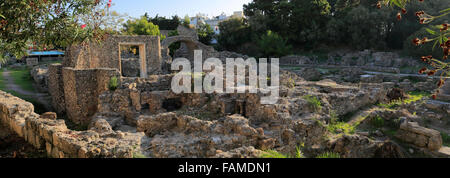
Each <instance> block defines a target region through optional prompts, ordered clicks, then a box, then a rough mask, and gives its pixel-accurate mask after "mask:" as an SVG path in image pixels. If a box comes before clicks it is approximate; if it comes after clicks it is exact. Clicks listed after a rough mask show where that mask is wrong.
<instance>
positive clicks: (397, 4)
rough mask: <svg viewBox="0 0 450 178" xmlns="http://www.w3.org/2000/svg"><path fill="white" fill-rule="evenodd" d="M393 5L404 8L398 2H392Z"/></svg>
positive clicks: (393, 0) (395, 0)
mask: <svg viewBox="0 0 450 178" xmlns="http://www.w3.org/2000/svg"><path fill="white" fill-rule="evenodd" d="M391 2H392V3H394V4H395V5H396V6H398V7H400V8H403V6H402V5H401V4H400V2H398V0H392V1H391Z"/></svg>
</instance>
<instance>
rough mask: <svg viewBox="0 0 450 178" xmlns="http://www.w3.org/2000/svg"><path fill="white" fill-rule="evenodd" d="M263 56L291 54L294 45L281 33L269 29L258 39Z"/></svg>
mask: <svg viewBox="0 0 450 178" xmlns="http://www.w3.org/2000/svg"><path fill="white" fill-rule="evenodd" d="M258 47H259V48H260V50H261V52H262V55H263V57H282V56H286V55H289V54H290V52H291V49H292V47H291V46H290V45H288V44H287V40H285V39H283V37H281V36H280V35H278V34H276V33H274V32H272V31H270V30H269V31H267V33H266V34H265V35H263V36H262V37H261V39H260V40H259V41H258Z"/></svg>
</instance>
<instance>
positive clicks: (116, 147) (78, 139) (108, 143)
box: [0, 91, 148, 158]
mask: <svg viewBox="0 0 450 178" xmlns="http://www.w3.org/2000/svg"><path fill="white" fill-rule="evenodd" d="M0 122H1V124H4V125H6V126H7V127H8V128H10V129H11V130H12V131H14V132H15V133H17V134H18V135H19V136H20V137H23V138H24V139H25V140H26V141H27V142H28V143H30V144H32V145H33V146H34V147H36V148H38V149H45V150H46V152H47V154H48V156H49V157H53V158H99V157H100V158H101V157H105V158H108V157H109V158H131V157H133V155H134V153H135V152H140V150H139V149H140V148H139V147H138V146H139V145H140V144H141V141H143V140H146V139H148V138H147V137H146V136H145V135H144V133H122V132H120V131H118V132H114V131H108V132H103V133H102V132H97V131H94V130H95V129H96V128H93V130H87V131H73V130H69V129H68V128H67V126H66V124H65V122H64V120H56V114H54V113H53V114H52V113H45V114H43V115H38V114H36V113H34V106H33V105H32V104H31V103H28V102H26V101H24V100H22V99H20V98H17V97H14V96H12V95H11V94H8V93H5V92H3V91H0Z"/></svg>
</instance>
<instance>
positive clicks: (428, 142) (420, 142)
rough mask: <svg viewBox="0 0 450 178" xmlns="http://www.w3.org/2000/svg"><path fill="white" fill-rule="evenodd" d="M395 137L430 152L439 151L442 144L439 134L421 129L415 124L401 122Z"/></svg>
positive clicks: (431, 130)
mask: <svg viewBox="0 0 450 178" xmlns="http://www.w3.org/2000/svg"><path fill="white" fill-rule="evenodd" d="M396 137H397V138H399V139H401V140H403V141H405V142H407V143H412V144H414V145H416V146H418V147H422V148H428V149H429V150H431V151H437V150H439V149H441V147H442V143H443V141H442V137H441V133H439V132H438V131H436V130H433V129H428V128H425V127H421V126H419V124H418V123H417V122H408V121H405V122H403V123H402V124H401V125H400V130H399V131H398V133H397V135H396Z"/></svg>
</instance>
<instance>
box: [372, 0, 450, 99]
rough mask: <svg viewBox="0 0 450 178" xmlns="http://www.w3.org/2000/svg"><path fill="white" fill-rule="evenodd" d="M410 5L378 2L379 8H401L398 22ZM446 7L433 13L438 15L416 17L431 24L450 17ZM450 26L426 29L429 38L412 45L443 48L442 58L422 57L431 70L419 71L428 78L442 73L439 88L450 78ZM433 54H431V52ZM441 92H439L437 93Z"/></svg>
mask: <svg viewBox="0 0 450 178" xmlns="http://www.w3.org/2000/svg"><path fill="white" fill-rule="evenodd" d="M409 3H410V1H409V0H382V1H380V2H378V4H377V6H378V8H381V7H382V6H383V5H385V6H394V7H397V8H399V9H400V10H399V12H398V13H397V16H396V18H397V19H398V20H402V14H405V13H407V9H406V6H407V5H408V4H409ZM442 5H444V8H446V9H443V10H440V11H439V12H431V13H433V14H437V15H431V14H429V13H430V12H425V11H418V12H416V13H415V15H416V16H417V17H418V18H419V23H420V24H430V23H432V22H433V21H436V20H439V19H441V18H445V17H448V16H450V7H449V4H448V3H446V4H445V3H444V4H442ZM449 27H450V24H448V21H446V22H444V23H442V24H441V25H434V26H432V28H426V29H425V30H426V31H427V32H428V35H429V36H425V37H423V38H417V37H416V38H414V39H413V40H412V43H413V44H415V45H417V46H419V45H424V44H427V43H432V44H433V49H434V48H435V47H436V48H441V49H442V53H443V55H442V58H441V57H440V56H438V57H436V56H432V55H429V56H422V57H421V60H422V61H423V62H425V63H426V64H427V65H428V66H429V68H427V67H424V68H422V69H420V70H419V74H424V73H426V74H427V75H428V76H432V75H436V74H438V73H440V77H441V79H440V80H439V82H438V83H437V86H438V88H439V89H440V88H442V87H443V86H444V83H445V82H446V80H447V77H450V62H446V61H445V60H447V59H448V55H449V53H450V30H449V29H450V28H449ZM430 53H431V52H430ZM442 53H441V54H442ZM437 92H439V90H438V91H437ZM432 97H433V99H436V97H437V93H436V94H434V95H433V96H432Z"/></svg>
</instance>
